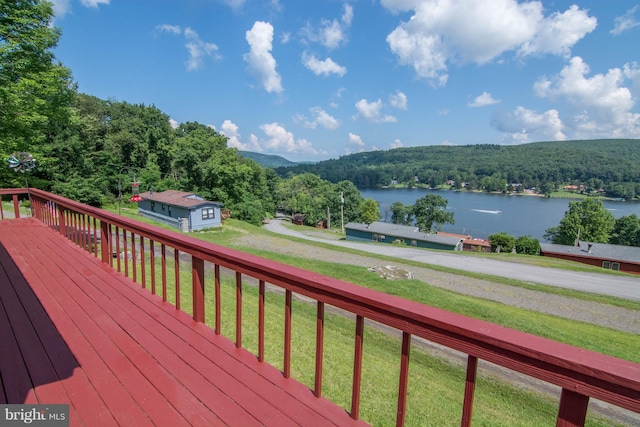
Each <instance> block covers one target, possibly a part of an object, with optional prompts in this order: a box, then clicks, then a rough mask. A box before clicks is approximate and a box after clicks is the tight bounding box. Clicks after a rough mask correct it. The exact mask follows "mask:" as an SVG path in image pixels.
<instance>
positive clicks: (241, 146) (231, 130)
mask: <svg viewBox="0 0 640 427" xmlns="http://www.w3.org/2000/svg"><path fill="white" fill-rule="evenodd" d="M220 133H221V134H222V135H224V136H226V137H227V138H228V139H227V147H229V148H237V149H238V150H243V151H257V152H261V151H264V150H263V148H262V147H261V146H260V142H259V141H258V139H257V138H255V136H254V135H251V138H250V139H249V142H248V143H246V144H245V143H243V142H241V141H240V137H241V135H240V132H239V128H238V125H236V124H235V123H233V122H232V121H231V120H225V121H224V122H222V126H221V127H220Z"/></svg>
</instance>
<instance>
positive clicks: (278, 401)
mask: <svg viewBox="0 0 640 427" xmlns="http://www.w3.org/2000/svg"><path fill="white" fill-rule="evenodd" d="M100 289H101V290H104V291H105V292H109V293H111V292H113V290H114V289H111V288H110V287H106V286H100ZM119 290H120V291H121V292H127V293H131V292H138V291H140V292H144V291H143V290H142V289H140V288H137V287H133V288H132V287H122V288H120V289H119ZM147 295H148V294H147ZM110 298H114V296H112V295H110ZM120 304H121V305H122V302H120ZM149 304H152V303H151V302H149ZM122 306H123V308H125V307H126V306H125V305H122ZM165 307H167V308H169V306H165ZM153 308H154V309H155V310H161V311H162V310H163V309H162V308H160V307H158V306H157V305H153ZM140 309H141V308H140V307H136V306H132V307H131V308H127V309H126V311H127V312H133V311H135V310H140ZM169 309H170V310H172V308H169ZM171 314H172V315H173V316H176V315H177V316H180V314H182V315H184V313H180V312H178V313H177V314H176V312H175V311H171ZM152 317H153V318H158V314H157V313H153V316H152ZM183 320H186V319H183ZM137 321H139V322H140V319H138V320H137ZM188 323H190V324H193V322H191V320H190V319H189V321H188ZM141 324H142V325H144V324H145V321H142V323H141ZM163 325H167V322H163ZM148 329H149V330H150V333H158V325H157V321H153V323H152V324H151V325H149V326H148ZM206 329H208V328H206ZM209 331H210V330H209ZM188 332H190V333H191V334H193V330H192V328H191V327H190V326H189V329H188ZM210 332H213V331H210ZM182 335H183V334H180V333H178V334H177V336H182ZM214 337H216V336H215V335H214ZM197 338H198V344H199V345H202V344H203V345H204V347H205V348H203V349H202V350H200V353H201V354H203V355H206V356H207V357H209V358H210V359H211V360H212V361H216V362H218V363H221V362H220V361H221V360H224V359H225V358H226V359H227V362H226V363H223V364H224V365H225V366H226V365H227V364H229V363H230V362H231V363H236V360H235V359H233V358H230V357H229V356H230V355H229V354H221V353H220V350H219V349H217V348H212V347H211V346H210V343H208V341H207V340H204V341H203V340H202V337H197ZM161 339H162V340H163V342H172V341H167V340H168V338H167V337H166V336H163V337H161ZM215 339H217V340H219V339H220V338H217V337H216V338H215ZM224 340H225V341H226V342H227V343H230V342H229V341H228V340H226V339H224ZM170 347H171V348H173V349H182V348H184V347H185V346H184V342H183V343H182V344H180V342H177V343H175V344H172V345H171V346H170ZM176 351H177V350H176ZM231 357H233V356H231ZM252 359H253V360H252V361H251V362H252V364H253V365H256V358H255V356H252ZM229 361H230V362H229ZM269 368H270V369H271V370H273V371H274V372H275V373H277V374H278V375H279V376H280V378H282V375H281V374H280V373H279V372H278V371H277V370H276V369H275V368H273V367H271V366H269ZM227 369H228V368H227ZM238 371H240V372H238ZM231 372H232V373H233V374H234V376H236V378H235V381H238V378H237V377H238V376H241V377H244V378H247V379H246V381H245V382H246V385H247V388H249V389H253V390H261V391H262V390H264V391H263V392H261V393H259V394H258V395H257V396H255V398H250V399H248V401H247V402H245V406H249V407H252V409H253V408H254V407H259V406H260V405H259V404H258V401H257V400H255V399H263V398H268V399H269V400H270V401H271V404H273V405H278V406H279V407H282V408H284V410H286V411H287V412H289V414H288V415H291V413H296V412H300V411H299V409H298V408H297V407H299V406H301V405H300V403H299V402H298V398H299V396H300V390H296V391H294V392H293V393H291V394H289V395H288V396H287V395H281V392H280V393H274V389H273V385H267V386H266V388H265V386H264V385H260V384H256V383H255V378H252V377H251V373H250V372H248V371H247V369H246V367H244V366H243V367H242V368H241V369H240V370H238V369H232V370H231ZM233 381H234V379H233V378H232V379H231V380H230V382H227V381H225V383H226V384H232V383H233ZM302 389H303V390H304V391H305V393H306V394H309V395H310V393H309V390H308V389H307V388H305V387H304V386H302ZM226 391H227V392H229V393H232V392H231V391H229V390H226ZM243 394H244V393H242V394H241V396H240V398H241V397H242V395H243ZM279 394H280V395H279ZM311 397H312V398H313V396H312V395H311ZM286 399H288V400H286ZM313 399H315V398H313ZM316 400H317V399H316ZM311 402H314V400H312V401H311ZM322 403H323V406H324V404H326V403H329V402H326V401H325V402H322ZM312 404H313V403H312ZM329 405H330V406H331V408H332V410H333V412H335V413H338V414H339V417H338V418H339V419H340V422H339V423H337V424H343V423H344V421H345V420H348V418H347V414H346V412H345V411H344V410H342V409H340V408H337V407H336V406H335V405H333V404H331V403H329ZM325 410H326V408H321V410H320V411H319V412H321V413H322V415H320V413H319V412H315V411H313V412H315V413H311V414H309V410H308V409H304V410H303V411H302V416H301V418H300V420H301V422H304V420H307V421H308V420H313V419H314V417H315V419H316V421H315V422H314V423H313V424H315V425H321V424H323V421H322V420H323V419H324V418H325V417H326V414H325ZM318 417H320V418H319V419H318ZM265 419H266V418H264V416H263V418H261V420H262V421H264V420H265ZM325 422H326V421H325ZM332 424H335V423H333V422H332Z"/></svg>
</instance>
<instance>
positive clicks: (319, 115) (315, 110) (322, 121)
mask: <svg viewBox="0 0 640 427" xmlns="http://www.w3.org/2000/svg"><path fill="white" fill-rule="evenodd" d="M309 111H310V112H311V114H312V115H313V118H312V119H311V120H308V119H307V118H306V117H305V116H304V115H303V114H297V115H296V116H295V117H294V121H295V122H304V127H306V128H309V129H315V128H316V127H318V125H320V126H322V127H323V128H325V129H329V130H335V129H337V128H338V127H339V126H340V121H339V120H338V119H336V118H335V117H333V116H332V115H331V114H329V113H327V112H326V111H325V110H323V109H322V108H320V107H311V108H309Z"/></svg>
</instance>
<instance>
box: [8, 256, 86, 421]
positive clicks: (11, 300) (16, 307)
mask: <svg viewBox="0 0 640 427" xmlns="http://www.w3.org/2000/svg"><path fill="white" fill-rule="evenodd" d="M5 272H6V273H7V275H8V277H9V283H12V284H13V283H15V282H19V281H20V280H23V279H21V275H20V271H18V270H17V269H9V270H8V271H7V270H5ZM0 300H2V304H3V305H4V308H5V312H6V315H7V318H8V321H9V324H10V325H11V329H12V330H13V331H14V332H15V335H14V336H15V339H16V343H17V344H18V348H19V351H20V355H21V357H22V358H23V360H24V364H25V366H26V368H27V371H28V374H29V378H30V380H31V383H32V384H33V394H32V393H31V392H29V393H28V394H27V396H22V399H23V400H22V401H17V402H11V403H26V402H31V403H56V402H61V401H62V402H66V401H69V400H70V396H69V395H68V393H67V391H66V390H65V388H64V387H63V385H62V384H61V382H60V380H61V378H60V376H59V375H58V373H57V372H56V370H55V367H54V366H53V365H52V363H51V361H50V360H49V358H48V355H47V353H46V350H45V348H44V347H43V344H42V342H41V341H40V338H39V337H38V335H37V333H36V330H35V329H34V325H33V324H32V323H31V319H30V318H29V317H28V315H27V313H26V312H25V308H24V307H23V306H22V304H21V302H20V300H19V299H18V296H17V294H16V293H15V290H14V288H13V287H12V286H0ZM27 308H31V309H35V307H27ZM3 375H4V373H3ZM69 412H70V414H69V415H70V422H71V423H72V424H73V425H77V424H78V420H77V415H76V414H75V412H74V411H73V410H70V411H69Z"/></svg>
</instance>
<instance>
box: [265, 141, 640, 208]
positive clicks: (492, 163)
mask: <svg viewBox="0 0 640 427" xmlns="http://www.w3.org/2000/svg"><path fill="white" fill-rule="evenodd" d="M277 171H278V173H279V174H280V175H282V176H286V175H289V174H297V173H302V172H310V173H314V174H317V175H319V176H320V177H322V178H324V179H327V180H329V181H331V182H338V181H342V180H345V179H346V180H349V181H352V182H353V183H355V184H356V185H357V186H358V187H359V188H371V187H380V186H387V185H390V184H391V183H393V182H399V183H409V184H413V183H415V182H416V178H417V182H419V183H423V184H427V185H430V186H433V187H435V186H437V185H441V184H443V183H445V182H446V181H448V180H454V181H456V183H457V184H458V185H461V183H466V184H467V185H468V186H469V188H471V189H483V190H487V191H500V190H504V189H505V188H506V185H507V184H512V183H517V184H522V185H523V186H524V187H525V188H532V187H535V188H541V187H542V186H544V185H545V184H547V185H548V184H553V185H555V186H559V185H564V184H583V185H585V186H588V187H590V188H593V189H600V188H602V189H605V190H606V192H607V195H609V196H611V197H625V198H633V197H635V196H637V195H638V194H640V140H632V139H626V140H619V139H617V140H613V139H612V140H591V141H557V142H537V143H531V144H523V145H511V146H503V145H469V146H425V147H410V148H397V149H394V150H389V151H372V152H367V153H357V154H351V155H348V156H343V157H340V158H339V159H335V160H327V161H323V162H319V163H316V164H307V165H298V166H294V167H290V168H278V169H277Z"/></svg>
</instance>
